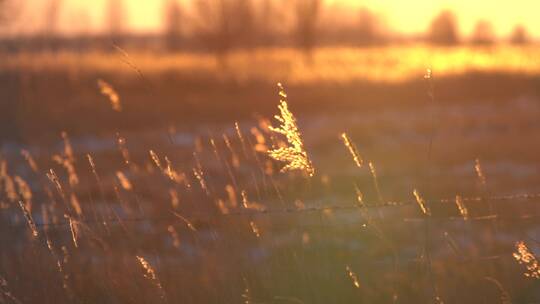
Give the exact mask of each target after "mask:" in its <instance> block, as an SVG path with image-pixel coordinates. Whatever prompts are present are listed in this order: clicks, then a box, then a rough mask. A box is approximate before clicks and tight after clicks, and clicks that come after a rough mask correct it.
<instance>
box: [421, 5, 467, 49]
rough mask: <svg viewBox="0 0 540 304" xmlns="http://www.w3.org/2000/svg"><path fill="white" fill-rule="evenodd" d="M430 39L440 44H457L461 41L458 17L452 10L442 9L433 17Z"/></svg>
mask: <svg viewBox="0 0 540 304" xmlns="http://www.w3.org/2000/svg"><path fill="white" fill-rule="evenodd" d="M428 40H429V42H431V43H433V44H438V45H455V44H457V43H458V42H459V37H458V31H457V21H456V17H455V16H454V14H453V13H452V12H451V11H448V10H445V11H442V12H441V13H440V14H439V15H438V16H437V17H435V19H433V21H432V22H431V25H430V27H429V33H428Z"/></svg>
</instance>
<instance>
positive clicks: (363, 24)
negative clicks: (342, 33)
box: [357, 8, 382, 45]
mask: <svg viewBox="0 0 540 304" xmlns="http://www.w3.org/2000/svg"><path fill="white" fill-rule="evenodd" d="M380 23H381V22H380V20H379V18H378V17H377V15H375V14H374V13H373V12H372V11H370V10H369V9H367V8H361V9H360V11H359V24H358V31H357V32H358V35H357V39H358V42H359V43H360V44H361V45H373V44H377V43H380V42H381V40H382V37H381V36H382V34H381V24H380Z"/></svg>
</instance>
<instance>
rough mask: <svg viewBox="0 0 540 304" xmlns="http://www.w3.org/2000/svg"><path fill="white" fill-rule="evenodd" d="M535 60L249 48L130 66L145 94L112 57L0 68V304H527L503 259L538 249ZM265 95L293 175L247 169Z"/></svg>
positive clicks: (527, 54)
mask: <svg viewBox="0 0 540 304" xmlns="http://www.w3.org/2000/svg"><path fill="white" fill-rule="evenodd" d="M535 50H536V48H535V47H529V48H526V49H512V48H509V47H501V48H496V49H489V50H488V49H482V50H473V49H467V48H457V49H441V50H436V49H428V48H425V47H419V46H411V47H407V48H404V49H402V50H401V51H400V49H397V48H387V49H370V50H352V49H335V50H328V49H325V50H320V51H318V52H316V53H315V55H314V57H313V62H311V63H310V64H311V65H308V64H307V63H306V62H304V59H303V58H302V57H301V56H300V55H301V54H299V53H298V52H295V51H292V50H270V51H269V50H261V51H258V52H256V53H254V54H246V53H236V54H232V55H231V58H229V61H228V62H227V63H226V65H221V66H220V65H219V63H218V62H216V61H215V59H214V58H213V57H212V56H209V55H201V54H189V55H185V54H184V55H161V56H157V55H155V56H156V57H153V56H154V55H153V56H150V55H149V54H141V53H131V52H130V54H129V60H130V64H134V65H135V66H136V68H137V69H139V70H140V71H141V74H142V76H141V74H139V73H138V72H137V71H136V70H134V69H133V67H131V68H130V67H128V66H126V65H125V64H124V63H122V60H126V57H125V56H124V57H122V56H123V55H118V54H99V55H96V54H78V55H76V54H62V55H60V56H53V55H51V54H34V55H29V54H23V55H18V56H16V57H10V60H9V61H2V62H3V63H2V64H3V65H4V66H3V69H2V72H0V74H1V75H0V78H2V79H3V81H2V82H1V83H2V86H3V90H2V93H1V94H2V100H4V101H7V102H4V103H2V106H3V107H4V108H3V110H4V111H2V113H3V114H2V115H4V117H3V119H2V124H3V128H2V129H3V136H4V137H3V138H8V137H9V138H10V139H9V140H4V141H3V142H2V159H3V160H4V162H3V165H2V167H3V169H2V170H0V181H1V182H0V184H1V185H2V186H1V187H0V190H1V194H0V302H2V301H4V302H6V303H11V302H13V303H18V301H20V302H22V303H37V302H39V303H97V302H99V303H159V302H168V303H177V302H182V303H238V302H244V303H353V302H361V303H391V302H396V303H424V302H437V301H439V303H440V302H444V303H508V302H505V301H507V300H508V299H510V300H511V302H512V303H535V302H538V301H539V297H540V294H538V290H539V288H538V286H539V285H538V284H539V282H540V281H539V280H536V279H534V278H527V277H525V276H524V275H523V274H524V272H526V268H525V266H524V265H520V264H518V263H517V262H516V261H515V260H514V258H513V257H512V253H513V252H515V251H516V248H515V243H516V242H517V241H519V240H524V241H525V242H526V243H527V245H528V246H529V248H530V249H531V250H532V251H533V252H538V239H539V238H540V236H539V228H538V227H539V226H538V215H539V213H538V212H539V210H538V198H537V197H535V198H534V199H533V198H529V199H524V198H523V197H521V196H519V194H522V193H538V192H540V189H539V186H538V185H540V184H539V182H540V180H539V176H538V170H539V162H538V151H539V150H540V146H539V144H538V140H537V139H538V136H537V134H538V132H539V131H540V122H539V120H538V117H539V115H540V103H539V100H540V99H539V96H538V93H539V92H538V87H540V86H539V84H538V82H539V78H538V77H537V76H536V75H537V74H538V71H537V69H538V67H537V62H536V61H535V60H536V59H534V58H531V54H534V53H535ZM382 55H384V56H382ZM25 56H26V57H25ZM425 57H428V58H431V63H432V65H431V66H432V67H433V70H434V74H433V75H434V78H432V81H433V84H434V88H435V91H434V92H435V99H434V100H431V99H430V98H429V97H428V96H427V95H428V94H427V93H428V92H429V83H428V82H426V80H424V79H423V75H424V72H425V67H426V66H428V65H429V64H426V62H429V61H430V60H423V59H422V58H425ZM299 58H300V59H299ZM452 63H453V64H452ZM501 63H506V64H502V65H501ZM222 64H223V63H222ZM284 67H285V68H284ZM384 67H386V69H385V68H384ZM385 70H386V72H385ZM97 79H103V80H105V81H107V82H108V83H110V84H111V85H112V86H113V87H114V89H115V90H116V91H117V92H118V94H119V96H120V100H121V104H122V107H123V110H122V112H115V111H113V110H112V109H111V106H110V103H109V101H108V100H107V98H106V97H104V96H102V95H101V94H100V92H99V89H98V87H97V84H96V82H97ZM278 80H279V81H283V82H284V84H285V86H286V90H287V93H288V96H289V105H290V108H291V110H292V111H293V113H294V114H295V115H296V116H297V118H298V123H299V128H300V130H301V132H302V134H303V140H304V142H305V148H306V150H307V152H308V154H309V156H310V158H311V159H312V161H313V165H314V167H315V170H316V174H315V175H314V176H313V177H311V178H310V177H308V176H306V175H305V174H302V173H298V172H296V173H295V172H293V173H280V172H279V168H281V167H282V166H283V164H282V163H279V162H276V161H273V160H271V159H270V158H269V157H268V155H267V154H266V153H265V151H266V150H268V149H269V148H272V147H274V146H277V145H279V144H280V143H283V140H284V139H283V138H280V137H279V136H276V135H275V134H273V133H272V132H270V131H269V129H268V124H269V123H271V124H273V125H276V124H277V122H276V121H273V120H272V121H271V120H270V119H271V117H272V115H274V114H276V113H278V110H277V107H276V106H277V104H278V95H277V88H276V86H275V82H277V81H278ZM235 121H237V122H238V125H239V129H240V132H241V134H242V136H239V135H238V132H237V129H236V128H235V124H234V122H235ZM61 131H67V134H68V137H66V138H67V139H68V140H67V141H66V139H64V140H62V138H61V136H60V132H61ZM117 132H119V133H118V134H117ZM342 132H347V134H349V136H350V138H351V139H352V140H353V141H354V142H355V143H356V145H357V147H358V150H359V152H360V154H361V155H362V157H363V158H364V160H365V164H364V166H363V167H362V168H358V167H356V166H355V164H354V162H353V160H352V157H351V155H350V154H349V152H348V151H347V149H346V147H345V146H344V145H343V143H342V142H341V140H340V137H339V134H341V133H342ZM119 138H123V139H122V140H120V139H119ZM227 141H228V142H229V143H230V145H229V144H227ZM430 142H431V144H430ZM430 146H431V148H430ZM22 150H26V151H28V153H29V154H30V155H31V156H32V157H33V159H34V160H35V163H36V165H35V167H33V166H32V164H31V162H28V160H27V159H26V160H25V158H24V157H23V155H21V151H22ZM150 150H152V151H153V152H154V153H156V155H157V157H158V158H159V162H157V163H156V161H155V159H154V160H153V159H152V157H151V156H150V152H149V151H150ZM87 155H91V157H92V163H93V164H94V167H92V165H91V163H90V162H89V161H88V158H87V157H88V156H87ZM165 156H167V158H165ZM475 160H478V162H475ZM368 162H371V163H372V165H373V168H374V170H375V171H376V177H375V178H374V175H373V172H372V170H370V169H369V166H368V165H367V163H368ZM475 166H476V168H475ZM51 169H52V170H53V171H50V170H51ZM94 170H95V171H94ZM52 172H54V174H55V175H56V176H57V178H56V177H55V175H51V174H52ZM479 172H481V174H479ZM47 173H48V174H49V175H48V176H47V175H46V174H47ZM119 173H120V174H119ZM479 175H482V176H483V178H482V177H479ZM122 176H124V178H122ZM21 180H22V181H23V182H21ZM126 180H127V182H128V183H127V184H126ZM484 181H485V182H484ZM24 183H27V184H28V185H29V188H30V193H31V197H30V196H29V195H28V193H29V191H25V187H24ZM355 185H356V187H358V189H359V190H360V191H361V192H362V193H363V196H364V201H365V203H366V205H367V206H368V208H367V209H366V208H360V207H358V202H357V200H356V198H357V194H356V192H355ZM414 189H417V190H418V192H419V193H420V195H421V196H422V197H423V198H424V199H425V200H426V201H427V203H428V204H429V206H430V208H431V212H432V215H431V216H429V217H426V216H424V215H423V213H422V212H421V209H420V208H419V206H418V205H417V203H416V202H415V198H414V196H413V190H414ZM456 195H461V196H462V197H463V198H464V204H465V205H466V207H467V208H468V211H469V218H468V219H467V220H465V219H463V216H462V215H461V214H460V212H459V210H458V208H457V206H456V204H455V196H456ZM516 195H517V196H516ZM501 196H506V197H501ZM443 198H448V199H449V200H448V201H441V200H440V199H443ZM19 200H20V201H22V206H23V207H21V205H19V204H18V201H19ZM377 205H384V206H382V207H377ZM23 208H24V210H26V211H28V214H29V215H30V217H31V220H30V221H29V220H28V217H27V218H25V215H24V212H23ZM263 211H264V212H263ZM493 215H496V216H497V217H493ZM32 221H33V222H35V223H36V225H37V236H32V227H31V224H29V222H30V223H31V222H32ZM70 223H71V224H70ZM49 224H52V225H49ZM137 256H138V257H142V258H143V259H144V261H145V262H147V263H148V264H145V263H141V260H140V259H138V258H137ZM145 265H146V266H145ZM355 279H356V280H357V284H358V286H356V285H355ZM4 281H5V283H4ZM14 299H16V300H14Z"/></svg>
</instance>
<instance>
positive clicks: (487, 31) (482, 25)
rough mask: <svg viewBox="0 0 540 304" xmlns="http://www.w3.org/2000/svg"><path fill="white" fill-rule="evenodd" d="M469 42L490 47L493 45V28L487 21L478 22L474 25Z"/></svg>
mask: <svg viewBox="0 0 540 304" xmlns="http://www.w3.org/2000/svg"><path fill="white" fill-rule="evenodd" d="M471 42H472V43H473V44H476V45H490V44H493V43H495V35H494V34H493V26H492V25H491V23H490V22H489V21H486V20H480V21H478V22H477V23H476V26H475V27H474V32H473V35H472V38H471Z"/></svg>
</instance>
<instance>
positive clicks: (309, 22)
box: [294, 0, 322, 58]
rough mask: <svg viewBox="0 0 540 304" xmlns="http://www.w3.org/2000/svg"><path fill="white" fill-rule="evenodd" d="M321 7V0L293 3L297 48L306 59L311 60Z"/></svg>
mask: <svg viewBox="0 0 540 304" xmlns="http://www.w3.org/2000/svg"><path fill="white" fill-rule="evenodd" d="M321 6H322V1H321V0H297V1H296V2H295V7H294V9H295V10H294V13H295V17H296V24H295V36H296V41H297V43H298V47H300V48H301V49H303V50H304V52H305V53H306V55H307V57H308V58H311V52H312V50H313V48H314V47H315V43H316V39H317V24H318V21H319V18H320V14H321Z"/></svg>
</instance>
